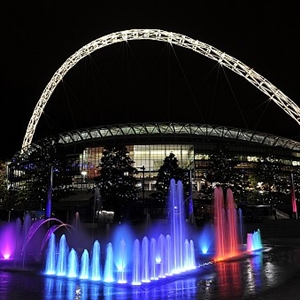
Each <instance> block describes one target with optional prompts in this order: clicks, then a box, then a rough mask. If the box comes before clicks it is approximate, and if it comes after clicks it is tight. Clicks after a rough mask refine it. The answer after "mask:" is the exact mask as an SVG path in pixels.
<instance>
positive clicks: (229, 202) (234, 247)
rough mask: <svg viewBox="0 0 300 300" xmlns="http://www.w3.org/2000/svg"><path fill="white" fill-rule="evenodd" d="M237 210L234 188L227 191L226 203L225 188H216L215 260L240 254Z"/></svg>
mask: <svg viewBox="0 0 300 300" xmlns="http://www.w3.org/2000/svg"><path fill="white" fill-rule="evenodd" d="M237 227H238V222H237V211H236V208H235V204H234V198H233V194H232V190H231V189H230V188H228V189H227V191H226V205H225V202H224V193H223V189H222V187H220V186H217V187H216V188H215V190H214V229H215V260H223V259H226V258H229V257H233V256H237V255H239V254H240V250H239V241H238V229H237Z"/></svg>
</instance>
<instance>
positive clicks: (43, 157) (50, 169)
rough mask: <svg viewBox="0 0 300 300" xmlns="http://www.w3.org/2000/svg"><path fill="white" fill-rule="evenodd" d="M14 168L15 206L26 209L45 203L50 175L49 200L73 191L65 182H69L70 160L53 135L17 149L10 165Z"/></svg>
mask: <svg viewBox="0 0 300 300" xmlns="http://www.w3.org/2000/svg"><path fill="white" fill-rule="evenodd" d="M10 168H11V173H13V172H12V170H17V171H18V173H19V174H21V175H20V177H19V178H17V179H16V178H13V180H14V181H16V180H19V184H18V185H17V187H16V188H15V190H16V191H17V193H16V204H15V205H16V206H18V207H19V208H23V209H28V210H36V209H41V207H45V203H46V200H47V196H48V192H49V188H50V186H49V180H50V176H53V185H52V190H51V196H52V200H53V202H58V201H59V200H60V199H62V198H67V197H69V196H70V195H72V194H74V192H73V191H71V190H70V188H69V186H70V184H71V182H72V179H71V176H70V173H71V161H69V160H68V158H67V156H66V154H65V148H64V146H63V145H62V144H59V143H58V142H57V139H55V138H46V139H43V140H41V141H38V142H37V143H35V144H34V145H32V146H31V147H30V149H27V150H26V151H24V152H22V153H21V152H19V153H17V154H16V155H15V156H14V157H13V159H12V162H11V165H10Z"/></svg>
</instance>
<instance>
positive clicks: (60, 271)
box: [45, 179, 196, 285]
mask: <svg viewBox="0 0 300 300" xmlns="http://www.w3.org/2000/svg"><path fill="white" fill-rule="evenodd" d="M150 234H151V236H150ZM187 235H188V232H187V224H186V221H185V213H184V201H183V186H182V183H181V182H180V181H179V182H177V184H176V183H175V180H174V179H172V180H171V184H170V192H169V226H167V230H166V232H164V233H163V232H157V230H156V231H155V232H148V233H147V234H146V235H145V236H143V237H142V238H141V239H138V238H135V237H134V236H133V233H132V232H131V228H129V227H128V226H126V225H123V226H119V227H118V228H117V230H116V231H115V235H114V236H112V237H111V238H112V239H113V240H112V241H110V242H108V243H107V245H106V247H103V251H102V252H101V251H100V248H102V246H101V243H100V241H98V240H96V241H95V242H94V245H93V249H92V251H89V249H84V250H83V252H82V253H81V254H78V253H77V252H76V251H75V249H74V248H70V247H69V245H68V244H67V241H66V237H65V235H62V236H61V237H60V238H59V241H58V244H57V243H56V242H54V240H55V235H54V234H52V235H51V237H50V241H49V246H48V249H47V256H46V258H47V259H46V270H45V274H46V275H56V276H62V277H77V278H80V279H89V280H96V281H100V280H102V281H104V282H118V283H120V284H122V283H131V284H133V285H141V284H142V283H149V282H151V281H157V280H159V279H161V278H165V277H167V276H172V275H176V274H179V273H183V272H187V271H190V270H192V269H195V268H196V260H195V249H194V242H193V240H189V239H188V237H187ZM56 244H57V245H56ZM56 253H58V254H56ZM102 257H103V259H102ZM101 262H102V264H101Z"/></svg>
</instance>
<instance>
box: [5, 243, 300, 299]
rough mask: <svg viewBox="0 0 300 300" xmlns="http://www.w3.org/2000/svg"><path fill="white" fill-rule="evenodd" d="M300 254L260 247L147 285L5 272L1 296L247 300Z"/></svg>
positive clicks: (283, 276) (294, 264) (282, 276)
mask: <svg viewBox="0 0 300 300" xmlns="http://www.w3.org/2000/svg"><path fill="white" fill-rule="evenodd" d="M299 257H300V249H298V248H293V249H288V248H286V249H285V248H281V249H276V248H274V249H271V250H270V251H265V250H263V251H255V253H253V255H247V256H246V257H242V258H240V259H235V260H232V261H226V262H218V263H215V264H209V265H205V266H202V267H200V269H199V270H197V272H194V273H192V274H189V275H186V276H183V275H178V276H177V277H171V278H166V280H164V281H163V282H159V281H158V282H156V283H149V284H145V285H143V286H132V285H118V284H113V283H103V282H94V281H91V280H79V279H78V278H69V279H68V278H64V277H53V276H43V275H40V274H33V273H31V274H28V273H26V272H7V271H6V272H5V271H0V282H1V284H0V295H1V300H2V299H3V300H6V299H8V300H11V299H23V298H24V299H26V298H27V299H35V300H88V299H89V300H96V299H97V300H98V299H104V300H113V299H123V300H127V299H136V300H152V299H177V300H182V299H207V300H212V299H231V300H234V299H243V298H244V297H254V296H255V295H256V294H257V293H259V292H261V291H264V290H266V289H268V288H269V287H272V286H275V285H278V284H281V283H283V282H286V281H287V280H288V278H289V276H292V274H293V272H296V271H297V270H299V268H300V260H299ZM0 264H1V261H0ZM1 267H3V265H1ZM16 287H17V288H16Z"/></svg>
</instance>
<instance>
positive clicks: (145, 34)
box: [22, 29, 300, 149]
mask: <svg viewBox="0 0 300 300" xmlns="http://www.w3.org/2000/svg"><path fill="white" fill-rule="evenodd" d="M130 40H154V41H160V42H165V43H170V44H173V45H177V46H179V47H183V48H187V49H190V50H192V51H195V52H197V53H199V54H201V55H203V56H205V57H207V58H209V59H212V60H215V61H217V62H218V63H220V64H221V65H222V66H225V67H226V68H228V69H230V70H231V71H233V72H235V73H236V74H238V75H240V76H242V77H244V78H245V79H246V80H247V81H249V82H250V83H251V84H252V85H254V86H255V87H256V88H257V89H259V90H260V91H261V92H263V93H264V94H266V95H267V96H268V97H269V98H270V99H271V100H273V101H274V102H275V103H276V104H277V105H278V106H279V107H280V108H281V109H282V110H284V111H285V112H286V113H287V114H288V115H289V116H290V117H291V118H293V119H294V120H295V121H296V122H297V123H298V124H299V125H300V108H299V107H298V106H297V105H296V104H295V103H294V102H293V101H292V100H291V99H290V98H289V97H287V96H286V95H285V94H284V93H282V92H281V91H280V90H279V89H278V88H276V87H275V86H274V85H273V84H272V83H271V82H269V81H268V80H267V79H266V78H264V77H263V76H261V75H260V74H258V73H257V72H255V71H254V70H253V69H251V68H250V67H248V66H247V65H245V64H244V63H242V62H241V61H239V60H237V59H236V58H234V57H232V56H230V55H228V54H226V53H225V52H222V51H220V50H219V49H217V48H215V47H213V46H211V45H208V44H205V43H203V42H200V41H198V40H194V39H192V38H190V37H188V36H185V35H183V34H178V33H173V32H168V31H164V30H160V29H131V30H124V31H119V32H115V33H111V34H108V35H105V36H102V37H100V38H98V39H96V40H94V41H92V42H90V43H88V44H86V45H85V46H83V47H82V48H80V49H79V50H78V51H76V52H75V53H74V54H73V55H71V56H70V57H69V58H68V59H67V60H66V61H65V62H64V63H63V64H62V66H61V67H60V68H59V69H58V70H57V71H56V72H55V73H54V75H53V76H52V78H51V80H50V81H49V83H48V84H47V86H46V87H45V89H44V91H43V93H42V95H41V97H40V99H39V101H38V102H37V104H36V106H35V109H34V112H33V114H32V116H31V119H30V121H29V124H28V126H27V130H26V133H25V136H24V140H23V144H22V149H24V148H27V147H28V146H30V144H31V142H32V139H33V136H34V133H35V129H36V127H37V124H38V121H39V119H40V117H41V114H42V113H43V111H44V108H45V106H46V104H47V102H48V100H49V98H50V97H51V95H52V93H53V91H54V90H55V88H56V86H57V85H58V84H59V82H60V81H61V80H62V79H63V77H64V76H65V75H66V73H67V72H68V71H69V70H70V69H71V68H73V67H74V66H75V65H76V64H77V63H78V62H79V61H80V60H81V59H83V58H85V57H86V56H88V55H89V54H91V53H92V52H94V51H96V50H99V49H101V48H104V47H106V46H109V45H112V44H115V43H121V42H127V41H130Z"/></svg>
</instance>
